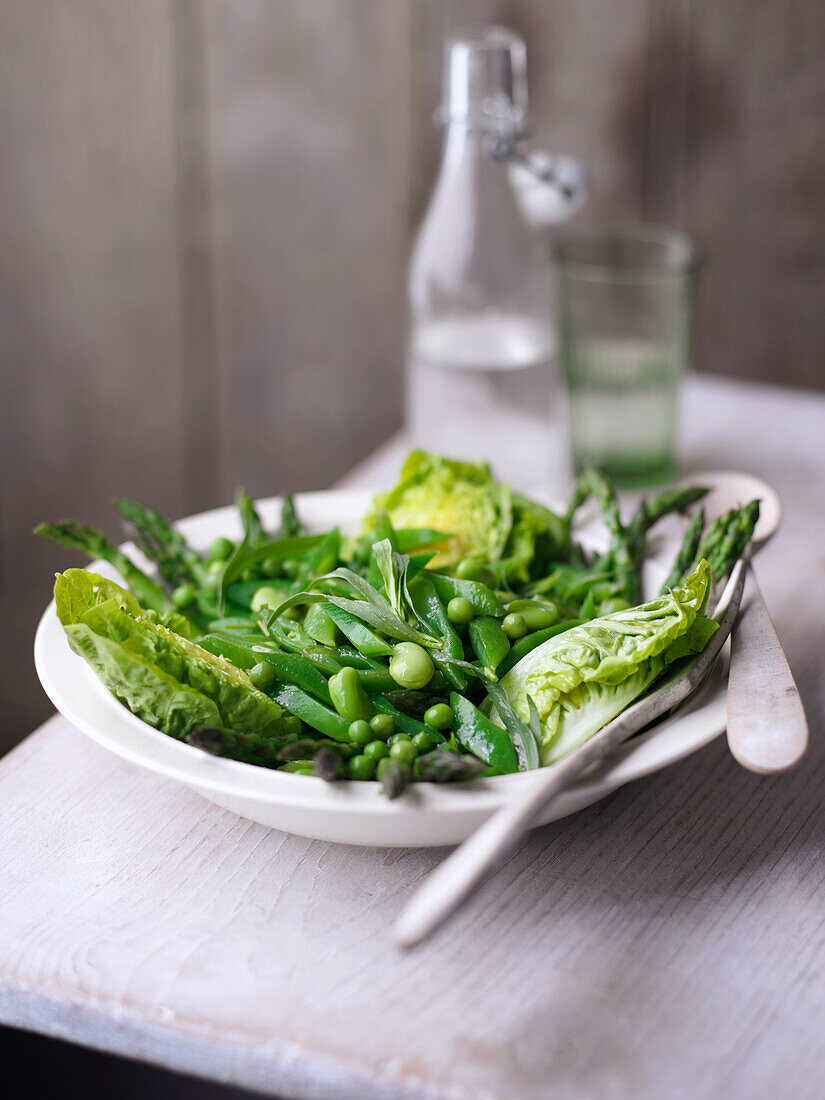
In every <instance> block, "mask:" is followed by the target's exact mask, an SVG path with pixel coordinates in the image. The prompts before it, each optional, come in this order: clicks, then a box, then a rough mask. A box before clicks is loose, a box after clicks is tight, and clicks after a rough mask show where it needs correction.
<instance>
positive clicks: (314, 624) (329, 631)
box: [304, 603, 338, 646]
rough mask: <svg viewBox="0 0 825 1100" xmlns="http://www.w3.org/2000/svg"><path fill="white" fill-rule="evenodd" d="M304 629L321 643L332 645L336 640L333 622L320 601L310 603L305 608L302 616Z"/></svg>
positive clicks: (336, 633) (336, 634) (336, 632)
mask: <svg viewBox="0 0 825 1100" xmlns="http://www.w3.org/2000/svg"><path fill="white" fill-rule="evenodd" d="M304 630H305V631H306V632H307V634H309V635H310V637H311V638H314V639H315V640H316V642H320V643H321V645H325V646H334V645H335V643H336V641H337V640H338V631H337V630H336V627H335V623H334V622H333V621H332V619H331V618H330V616H329V615H328V613H327V609H326V608H325V607H324V605H323V604H320V603H313V604H310V605H309V607H308V608H307V613H306V615H305V616H304Z"/></svg>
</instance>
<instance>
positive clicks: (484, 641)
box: [467, 615, 510, 674]
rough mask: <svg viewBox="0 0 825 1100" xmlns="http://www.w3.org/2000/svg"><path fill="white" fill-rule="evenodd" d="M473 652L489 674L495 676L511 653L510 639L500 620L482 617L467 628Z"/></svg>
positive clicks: (488, 616) (474, 620)
mask: <svg viewBox="0 0 825 1100" xmlns="http://www.w3.org/2000/svg"><path fill="white" fill-rule="evenodd" d="M467 630H468V632H469V635H470V644H471V645H472V647H473V652H474V653H475V655H476V657H478V659H479V661H480V662H481V664H482V665H483V666H484V668H486V669H487V670H488V671H489V672H492V673H493V674H495V672H496V670H497V669H498V666H499V665H500V664H501V662H502V661H503V660H504V658H505V657H506V656H507V654H508V653H509V652H510V639H509V638H508V637H507V635H506V634H505V633H504V629H503V627H502V625H501V620H500V619H494V618H493V617H492V616H491V615H480V616H478V617H477V618H475V619H473V621H472V622H471V623H470V625H469V626H468V627H467Z"/></svg>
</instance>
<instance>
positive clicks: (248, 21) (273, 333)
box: [206, 0, 411, 493]
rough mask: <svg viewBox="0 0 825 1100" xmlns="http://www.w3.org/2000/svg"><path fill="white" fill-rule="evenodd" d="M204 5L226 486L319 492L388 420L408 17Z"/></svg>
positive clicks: (395, 368) (404, 155)
mask: <svg viewBox="0 0 825 1100" xmlns="http://www.w3.org/2000/svg"><path fill="white" fill-rule="evenodd" d="M206 11H207V33H208V51H209V52H208V59H207V60H208V64H207V72H208V74H209V88H208V95H209V114H210V129H211V157H212V173H213V184H214V192H213V193H214V201H215V226H216V253H217V256H216V263H217V270H218V282H219V308H220V314H219V325H220V338H221V352H220V354H221V378H220V390H219V399H220V418H221V437H222V440H223V455H222V467H221V469H222V477H223V486H224V492H225V493H228V492H230V491H231V490H232V488H233V487H234V486H235V485H236V484H238V483H239V482H244V483H247V484H248V486H249V488H251V489H259V490H261V491H263V489H264V488H266V489H267V490H269V489H275V490H278V489H286V488H298V487H320V486H323V485H326V484H328V483H329V481H330V480H331V479H332V478H333V477H335V476H336V475H337V476H340V474H341V473H343V472H344V470H345V469H347V468H348V467H349V466H350V465H351V464H352V463H353V462H354V461H355V460H356V459H357V458H358V457H360V456H361V455H363V454H366V453H367V452H368V451H369V450H370V449H371V448H373V447H374V446H375V445H376V444H377V443H379V442H380V441H381V440H382V439H383V438H385V437H386V435H387V434H388V432H390V431H392V430H393V429H395V428H396V427H397V425H398V423H399V422H400V395H401V371H402V355H403V351H402V349H403V337H404V281H405V277H406V261H407V248H408V216H409V212H408V201H409V198H408V196H409V190H408V188H409V182H408V181H409V171H410V165H409V160H408V150H409V142H408V132H409V127H408V119H409V71H410V64H411V55H410V53H409V48H408V38H409V22H408V18H409V11H408V6H407V5H406V4H376V3H374V2H369V0H366V2H365V0H346V2H343V3H330V2H329V0H307V2H305V3H302V4H300V5H299V4H279V5H273V4H271V3H268V2H266V0H242V2H241V3H237V2H232V3H227V2H225V0H211V2H210V3H208V4H207V5H206Z"/></svg>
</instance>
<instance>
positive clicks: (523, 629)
mask: <svg viewBox="0 0 825 1100" xmlns="http://www.w3.org/2000/svg"><path fill="white" fill-rule="evenodd" d="M501 629H502V630H503V631H504V633H505V634H506V635H507V637H508V638H509V639H510V641H511V642H517V641H518V640H519V638H523V637H524V635H525V634H526V633H527V623H526V622H525V621H524V616H523V615H521V614H519V613H518V612H516V613H515V614H514V615H505V616H504V618H503V619H502V621H501Z"/></svg>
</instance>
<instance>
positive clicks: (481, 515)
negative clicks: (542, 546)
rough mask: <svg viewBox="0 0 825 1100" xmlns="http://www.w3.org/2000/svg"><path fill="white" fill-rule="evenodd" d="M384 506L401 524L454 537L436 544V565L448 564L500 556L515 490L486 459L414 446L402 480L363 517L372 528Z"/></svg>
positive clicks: (398, 525)
mask: <svg viewBox="0 0 825 1100" xmlns="http://www.w3.org/2000/svg"><path fill="white" fill-rule="evenodd" d="M382 508H384V509H386V511H387V512H388V513H389V517H390V520H391V521H392V524H393V526H394V527H395V528H396V530H398V529H401V528H407V527H413V528H414V527H429V528H434V529H435V530H437V531H444V532H447V533H448V534H449V536H450V537H449V538H448V539H447V540H446V541H445V542H444V543H443V544H441V545H440V546H438V547H437V549H438V554H437V556H436V557H435V558H434V559H433V561H432V563H431V566H432V568H434V569H444V568H447V567H449V566H451V565H455V563H456V562H457V561H460V560H461V559H462V558H481V559H483V560H485V561H497V560H498V559H499V558H500V557H501V555H502V553H503V551H504V548H505V546H506V545H507V540H508V538H509V536H510V529H511V527H512V523H513V496H512V492H511V490H510V487H509V486H508V485H498V484H497V483H496V481H495V480H494V478H493V475H492V474H491V473H490V467H489V466H488V465H487V464H486V463H485V462H457V461H453V460H452V459H449V458H442V457H441V456H440V455H435V454H428V453H427V452H426V451H411V452H410V454H409V455H408V456H407V458H406V461H405V462H404V465H403V466H402V468H401V476H400V478H399V480H398V483H397V484H396V485H395V486H394V487H393V488H392V489H390V490H389V491H388V492H385V493H379V494H378V495H377V496H376V497H375V498H374V499H373V502H372V505H371V507H370V509H369V511H368V512H367V515H366V516H365V517H364V526H363V530H364V531H365V532H368V531H371V530H372V528H373V526H374V524H375V518H376V516H377V514H378V513H379V512H380V510H381V509H382Z"/></svg>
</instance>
